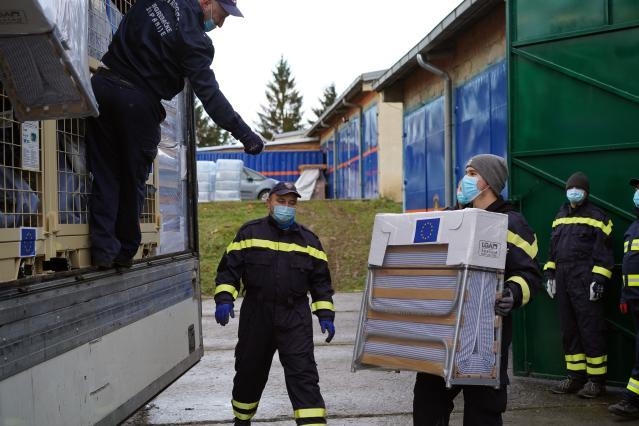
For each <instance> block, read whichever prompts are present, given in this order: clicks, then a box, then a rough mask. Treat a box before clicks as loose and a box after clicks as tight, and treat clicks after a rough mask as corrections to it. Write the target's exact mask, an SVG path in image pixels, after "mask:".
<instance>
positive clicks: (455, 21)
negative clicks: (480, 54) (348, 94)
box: [373, 0, 504, 91]
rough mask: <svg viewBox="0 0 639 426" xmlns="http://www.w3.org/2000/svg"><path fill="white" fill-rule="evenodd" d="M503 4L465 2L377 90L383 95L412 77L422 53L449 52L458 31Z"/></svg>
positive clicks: (377, 84)
mask: <svg viewBox="0 0 639 426" xmlns="http://www.w3.org/2000/svg"><path fill="white" fill-rule="evenodd" d="M503 2H504V0H464V1H463V2H462V3H461V4H460V5H459V6H457V7H456V8H455V9H454V10H453V11H452V12H450V13H449V14H448V16H446V17H445V18H444V19H443V20H442V21H441V22H440V23H439V24H437V25H436V26H435V28H433V29H432V30H431V32H430V33H428V35H426V37H424V38H423V39H422V40H421V41H420V42H419V43H417V45H415V46H414V47H413V48H412V49H411V50H409V51H408V53H407V54H406V55H404V56H403V57H402V58H401V59H400V60H399V61H397V62H396V63H395V64H394V65H393V66H391V67H390V68H389V69H388V70H386V72H385V73H384V74H383V75H381V76H380V77H379V78H378V79H377V81H375V83H374V84H373V89H374V90H376V91H381V90H382V89H384V88H386V87H388V86H391V85H393V84H394V83H396V82H397V81H398V80H401V79H402V78H404V77H405V76H406V75H408V74H410V73H411V72H412V71H413V69H414V68H416V67H419V65H418V64H417V59H416V56H417V54H418V53H421V54H422V55H425V56H426V55H428V54H429V53H431V54H432V53H436V52H438V51H446V50H447V49H448V48H449V47H450V46H449V42H450V40H451V38H452V36H453V35H454V34H455V33H456V32H457V31H459V30H460V29H461V28H464V27H467V26H468V25H469V24H471V23H472V22H474V21H476V20H478V19H479V18H481V17H482V16H484V15H486V14H487V13H488V12H489V11H491V10H492V9H493V8H494V7H495V6H496V5H498V4H501V3H503Z"/></svg>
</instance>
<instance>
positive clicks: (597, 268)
mask: <svg viewBox="0 0 639 426" xmlns="http://www.w3.org/2000/svg"><path fill="white" fill-rule="evenodd" d="M592 272H593V273H595V274H599V275H603V276H604V277H606V278H610V277H612V271H611V270H610V269H606V268H603V267H601V266H593V267H592Z"/></svg>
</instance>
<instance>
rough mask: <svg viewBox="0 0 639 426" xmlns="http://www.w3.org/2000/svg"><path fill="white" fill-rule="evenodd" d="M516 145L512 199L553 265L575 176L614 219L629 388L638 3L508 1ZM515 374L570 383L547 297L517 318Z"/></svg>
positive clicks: (618, 377) (609, 310)
mask: <svg viewBox="0 0 639 426" xmlns="http://www.w3.org/2000/svg"><path fill="white" fill-rule="evenodd" d="M507 16H508V23H507V25H508V46H509V55H508V56H509V58H508V59H509V107H510V108H509V109H510V111H509V114H510V115H509V126H510V128H509V132H510V134H509V136H510V137H509V143H510V151H509V152H510V166H511V182H510V185H511V188H512V195H513V198H514V199H515V200H516V201H517V202H518V203H519V205H520V208H521V211H522V212H523V214H524V215H525V217H526V218H527V219H528V222H529V223H530V225H531V226H532V227H533V228H534V229H535V231H536V233H537V237H538V242H539V249H540V250H539V261H540V262H541V263H542V264H543V263H544V262H545V261H546V260H547V257H546V256H547V252H548V243H549V237H550V228H551V223H552V220H553V218H554V216H555V214H556V213H557V210H558V209H559V206H560V205H561V204H562V203H563V202H564V201H565V191H564V184H565V181H566V179H567V178H568V176H570V175H571V174H572V173H573V172H575V171H577V170H581V171H583V172H584V173H586V174H587V175H588V176H589V178H590V181H591V182H590V186H591V195H590V199H591V201H593V202H595V203H596V204H597V205H599V206H600V207H602V208H603V209H604V210H606V211H607V212H608V214H609V215H610V217H611V218H612V220H613V223H614V228H613V234H614V235H613V237H614V244H615V259H616V260H617V265H616V266H615V271H614V275H613V279H612V281H611V282H610V283H609V284H610V285H609V286H608V288H607V293H606V295H605V303H606V317H607V320H608V326H609V327H608V328H609V333H608V336H609V339H608V344H609V347H608V375H609V381H610V382H611V383H618V384H625V382H626V381H627V378H628V375H629V373H630V370H631V368H632V364H633V359H634V327H633V326H632V322H631V320H630V318H628V317H624V316H621V315H620V314H619V312H618V310H617V306H618V301H619V290H620V288H621V280H620V265H619V263H620V260H621V256H622V253H621V248H622V240H623V233H624V231H625V230H626V228H627V227H628V225H629V224H630V222H631V221H632V220H633V219H634V215H633V214H632V211H633V203H632V194H633V189H632V188H630V186H628V180H629V178H631V177H634V176H639V1H637V0H509V1H508V15H507ZM513 347H514V360H513V362H514V370H515V374H520V375H523V374H531V375H536V376H541V377H559V376H564V375H565V373H566V371H565V363H564V359H563V352H562V349H561V338H560V333H559V320H558V315H557V306H556V304H555V302H554V301H552V300H551V299H550V298H549V297H547V295H546V294H545V293H543V294H540V295H539V297H537V298H536V299H535V300H534V301H533V302H532V303H531V305H530V306H528V307H526V308H525V309H524V310H522V311H521V312H519V313H518V315H517V316H516V318H515V337H514V343H513Z"/></svg>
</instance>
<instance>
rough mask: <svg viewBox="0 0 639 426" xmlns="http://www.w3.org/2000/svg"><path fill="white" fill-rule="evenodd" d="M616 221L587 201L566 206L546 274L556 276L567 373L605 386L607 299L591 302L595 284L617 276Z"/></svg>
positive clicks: (556, 227)
mask: <svg viewBox="0 0 639 426" xmlns="http://www.w3.org/2000/svg"><path fill="white" fill-rule="evenodd" d="M611 234H612V221H611V220H610V219H609V218H608V216H606V214H605V213H604V212H603V211H602V210H601V209H599V208H598V207H597V206H595V205H593V204H592V203H590V202H589V201H588V200H587V199H586V200H585V201H584V202H583V204H581V205H579V206H576V207H575V208H572V207H571V206H570V204H569V203H565V204H564V205H563V206H562V207H561V208H560V209H559V213H557V216H556V217H555V220H554V221H553V223H552V234H551V238H550V251H549V256H548V262H547V263H546V265H545V266H544V270H546V271H548V270H550V271H554V272H555V281H556V283H557V293H556V297H557V303H558V305H559V323H560V327H561V332H562V342H563V349H564V356H565V361H566V369H567V370H568V375H569V376H570V377H572V378H574V379H577V380H580V381H584V380H586V376H587V377H588V378H589V379H590V380H592V381H594V382H599V383H604V382H605V380H606V372H607V365H608V361H607V358H608V356H607V354H606V337H605V327H606V323H605V319H604V312H603V309H604V306H603V300H601V299H600V300H598V301H591V300H590V284H591V283H592V282H593V281H597V282H600V283H602V284H603V283H605V282H606V281H608V279H609V278H610V277H611V276H612V267H613V266H614V255H613V250H612V238H611Z"/></svg>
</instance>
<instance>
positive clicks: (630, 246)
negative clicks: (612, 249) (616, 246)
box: [623, 239, 639, 253]
mask: <svg viewBox="0 0 639 426" xmlns="http://www.w3.org/2000/svg"><path fill="white" fill-rule="evenodd" d="M631 250H632V251H639V239H635V240H632V241H624V243H623V251H624V253H625V252H627V251H631Z"/></svg>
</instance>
